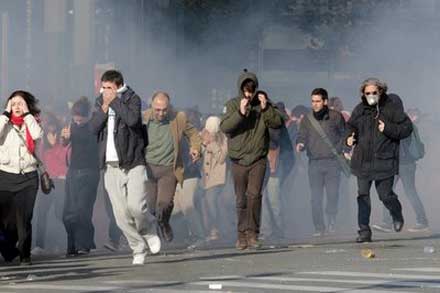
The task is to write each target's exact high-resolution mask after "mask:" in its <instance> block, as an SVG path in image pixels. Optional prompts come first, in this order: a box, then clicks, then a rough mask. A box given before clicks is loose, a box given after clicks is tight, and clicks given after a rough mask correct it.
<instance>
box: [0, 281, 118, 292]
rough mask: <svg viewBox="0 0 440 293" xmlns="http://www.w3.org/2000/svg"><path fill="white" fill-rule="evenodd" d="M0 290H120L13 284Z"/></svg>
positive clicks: (104, 287)
mask: <svg viewBox="0 0 440 293" xmlns="http://www.w3.org/2000/svg"><path fill="white" fill-rule="evenodd" d="M1 288H8V289H20V290H22V289H39V290H58V291H59V290H70V291H111V290H121V287H110V286H83V285H49V284H37V283H33V284H15V285H6V286H2V287H1Z"/></svg>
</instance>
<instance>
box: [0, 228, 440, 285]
mask: <svg viewBox="0 0 440 293" xmlns="http://www.w3.org/2000/svg"><path fill="white" fill-rule="evenodd" d="M375 239H376V241H375V242H373V243H371V244H362V245H360V244H354V243H353V242H352V241H351V238H350V237H346V239H345V241H344V240H341V238H338V239H332V238H331V237H328V238H321V239H312V240H310V241H306V242H305V243H304V244H290V245H281V246H280V247H276V246H270V245H266V246H264V247H263V249H261V250H257V251H255V250H254V251H244V252H239V251H236V250H235V249H233V248H226V249H224V248H216V249H207V250H188V249H176V248H172V249H165V250H164V252H162V253H161V254H159V255H156V256H151V257H149V258H148V263H147V264H146V265H144V266H132V265H131V257H130V255H129V254H128V253H119V254H110V253H108V252H106V251H104V250H97V251H95V252H93V253H91V255H89V256H87V257H78V258H70V259H66V258H65V257H64V256H60V255H58V256H57V255H55V256H39V257H34V264H33V265H32V266H30V267H20V266H13V265H5V264H1V265H2V266H1V267H0V293H1V292H44V293H51V292H344V293H346V292H356V293H361V292H362V293H370V292H379V293H385V292H400V293H405V292H440V265H439V264H440V237H438V235H414V234H409V233H407V234H376V235H375ZM431 247H432V248H433V249H434V252H431V251H429V250H432V249H431ZM366 248H368V249H371V250H372V251H373V252H374V254H375V257H374V258H365V257H364V256H362V255H361V251H362V249H366ZM425 250H426V251H425ZM436 250H438V251H436Z"/></svg>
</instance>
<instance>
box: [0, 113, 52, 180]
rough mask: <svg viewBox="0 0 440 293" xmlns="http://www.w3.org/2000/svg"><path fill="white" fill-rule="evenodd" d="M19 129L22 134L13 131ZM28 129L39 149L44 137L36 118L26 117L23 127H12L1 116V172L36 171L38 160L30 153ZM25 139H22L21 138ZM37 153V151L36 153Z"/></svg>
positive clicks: (4, 117) (3, 116)
mask: <svg viewBox="0 0 440 293" xmlns="http://www.w3.org/2000/svg"><path fill="white" fill-rule="evenodd" d="M13 127H14V128H15V129H17V130H18V131H19V133H20V134H18V133H17V131H15V130H14V129H13ZM26 127H27V128H28V129H29V133H30V134H31V136H32V139H33V140H34V142H35V146H36V147H37V146H38V144H39V141H38V140H39V139H41V137H42V136H43V129H42V128H41V126H40V125H39V124H38V122H37V120H35V117H34V116H32V115H26V116H25V117H24V123H23V125H22V127H21V128H20V127H18V126H15V125H12V123H10V122H9V118H8V117H7V116H6V115H0V170H1V171H4V172H8V173H14V174H20V173H28V172H32V171H35V170H36V169H37V160H36V159H35V158H34V156H33V155H32V154H31V153H29V151H28V149H27V147H26V144H25V141H26ZM19 135H21V137H22V138H23V139H21V138H20V137H19ZM35 152H37V151H35Z"/></svg>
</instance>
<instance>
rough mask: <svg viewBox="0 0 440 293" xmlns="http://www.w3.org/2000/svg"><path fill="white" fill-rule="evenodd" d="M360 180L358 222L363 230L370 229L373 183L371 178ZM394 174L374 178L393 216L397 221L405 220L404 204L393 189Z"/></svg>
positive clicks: (380, 194) (383, 200) (378, 191)
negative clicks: (382, 177) (377, 178)
mask: <svg viewBox="0 0 440 293" xmlns="http://www.w3.org/2000/svg"><path fill="white" fill-rule="evenodd" d="M357 182H358V197H357V202H358V224H359V228H360V230H361V231H363V230H370V214H371V199H370V188H371V185H372V183H373V181H371V180H367V179H362V178H359V177H358V179H357ZM393 183H394V176H392V177H389V178H386V179H382V180H374V184H375V186H376V191H377V194H378V195H379V199H380V200H381V201H382V203H383V204H384V206H385V207H386V208H387V209H388V211H389V212H390V214H391V217H392V218H393V220H395V221H403V216H402V205H401V204H400V202H399V199H398V198H397V194H395V193H394V191H393Z"/></svg>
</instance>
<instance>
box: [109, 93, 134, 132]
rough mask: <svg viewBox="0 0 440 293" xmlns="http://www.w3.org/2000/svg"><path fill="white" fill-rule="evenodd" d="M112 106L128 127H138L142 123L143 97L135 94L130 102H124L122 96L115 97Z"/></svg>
mask: <svg viewBox="0 0 440 293" xmlns="http://www.w3.org/2000/svg"><path fill="white" fill-rule="evenodd" d="M110 107H111V108H112V109H113V110H114V111H115V113H116V115H118V116H119V117H120V118H121V120H122V121H124V123H125V124H127V126H128V127H136V126H139V125H140V123H141V121H142V120H141V99H140V98H139V96H137V95H134V96H132V97H131V98H130V99H129V100H128V103H124V102H123V101H122V100H121V99H120V98H118V99H114V100H113V101H112V102H111V103H110Z"/></svg>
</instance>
